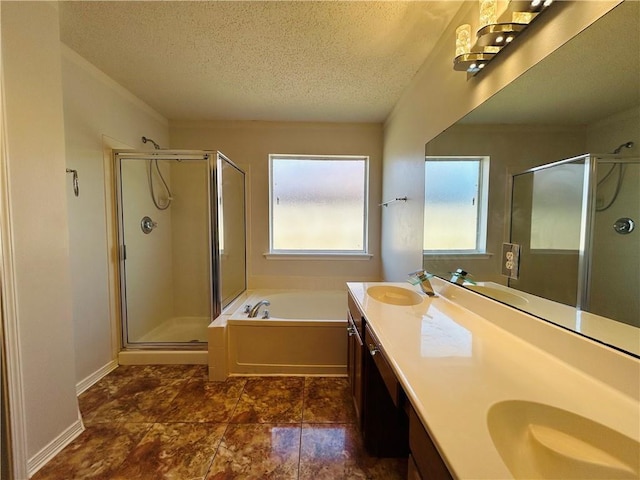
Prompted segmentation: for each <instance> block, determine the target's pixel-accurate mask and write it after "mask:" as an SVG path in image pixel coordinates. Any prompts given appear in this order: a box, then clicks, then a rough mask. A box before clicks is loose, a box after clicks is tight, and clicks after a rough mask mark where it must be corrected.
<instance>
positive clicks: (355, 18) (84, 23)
mask: <svg viewBox="0 0 640 480" xmlns="http://www.w3.org/2000/svg"><path fill="white" fill-rule="evenodd" d="M461 3H462V2H459V1H443V2H431V1H429V2H421V1H383V2H365V1H317V2H312V1H297V2H288V1H199V2H190V1H177V2H174V1H151V2H128V1H114V2H100V1H67V2H61V3H60V28H61V38H62V41H63V43H65V44H66V45H67V46H69V47H70V48H72V49H73V50H75V51H76V52H78V53H79V54H80V55H81V56H83V57H84V58H86V59H87V60H88V61H89V62H91V63H92V64H94V65H95V66H96V67H98V68H99V69H100V70H102V71H103V72H105V73H106V74H107V75H109V76H110V77H111V78H113V79H114V80H116V81H117V82H118V83H120V84H121V85H123V86H124V87H126V88H127V89H128V90H130V91H131V92H132V93H134V94H135V95H136V96H138V97H139V98H141V99H142V100H144V101H145V102H146V103H148V104H149V105H150V106H152V107H153V108H154V109H155V110H157V111H158V112H159V113H161V114H162V115H164V116H165V117H167V118H169V119H172V120H179V119H189V120H201V119H225V120H285V121H339V122H344V121H355V122H381V121H384V119H385V118H386V117H387V115H388V114H389V113H390V111H391V108H392V107H393V105H394V104H395V103H396V101H397V100H398V98H399V97H400V95H401V93H402V91H403V89H404V88H405V87H406V86H407V85H408V83H409V82H410V81H411V79H412V78H413V76H414V75H415V73H416V72H417V70H418V69H419V67H420V66H421V65H422V63H423V62H424V60H425V58H426V57H427V55H428V54H429V52H430V51H431V49H432V48H433V46H434V45H435V43H436V42H437V40H438V38H439V37H440V35H441V34H442V32H443V31H444V30H445V28H446V27H447V25H448V24H449V22H450V21H451V19H452V18H453V16H454V15H455V13H456V12H457V11H458V9H459V8H460V5H461Z"/></svg>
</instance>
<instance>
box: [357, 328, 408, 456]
mask: <svg viewBox="0 0 640 480" xmlns="http://www.w3.org/2000/svg"><path fill="white" fill-rule="evenodd" d="M364 343H365V348H366V354H365V360H364V425H363V428H362V435H363V437H364V446H365V449H366V450H367V452H368V453H369V454H371V455H374V456H376V457H406V456H407V454H408V453H409V448H408V436H409V434H408V429H409V426H408V418H407V415H406V413H405V410H404V405H405V403H406V397H405V394H404V391H403V390H402V387H401V386H400V382H399V381H398V379H397V378H396V376H395V373H394V372H393V370H392V369H391V365H390V364H389V362H388V361H387V359H386V358H385V354H384V351H383V350H382V347H381V345H380V342H379V341H378V339H377V338H376V337H375V335H374V333H373V332H372V331H371V329H370V328H369V326H368V325H366V324H365V333H364Z"/></svg>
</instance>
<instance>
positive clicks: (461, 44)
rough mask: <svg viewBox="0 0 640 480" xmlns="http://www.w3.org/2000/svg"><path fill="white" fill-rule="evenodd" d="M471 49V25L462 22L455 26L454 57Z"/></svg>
mask: <svg viewBox="0 0 640 480" xmlns="http://www.w3.org/2000/svg"><path fill="white" fill-rule="evenodd" d="M470 51H471V25H469V24H466V23H465V24H464V25H460V26H459V27H458V28H456V57H457V56H459V55H464V54H465V53H469V52H470Z"/></svg>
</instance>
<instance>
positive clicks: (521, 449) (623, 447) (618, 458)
mask: <svg viewBox="0 0 640 480" xmlns="http://www.w3.org/2000/svg"><path fill="white" fill-rule="evenodd" d="M487 423H488V426H489V432H490V434H491V438H492V440H493V443H494V445H495V446H496V448H497V450H498V452H499V453H500V456H501V457H502V459H503V460H504V462H505V464H506V465H507V467H508V468H509V470H510V471H511V473H512V474H513V476H514V477H515V478H517V479H525V478H526V479H530V478H538V479H550V478H557V479H581V480H591V479H605V478H606V479H610V480H613V479H634V478H635V479H637V478H639V476H640V455H639V454H638V452H640V444H639V443H638V442H637V441H635V440H633V439H632V438H629V437H627V436H625V435H622V434H621V433H619V432H617V431H615V430H612V429H610V428H608V427H606V426H604V425H602V424H599V423H597V422H594V421H592V420H589V419H588V418H585V417H582V416H580V415H576V414H575V413H571V412H569V411H566V410H562V409H560V408H556V407H552V406H550V405H544V404H541V403H536V402H527V401H523V400H510V401H505V402H500V403H496V404H495V405H493V406H492V407H491V408H490V409H489V412H488V415H487Z"/></svg>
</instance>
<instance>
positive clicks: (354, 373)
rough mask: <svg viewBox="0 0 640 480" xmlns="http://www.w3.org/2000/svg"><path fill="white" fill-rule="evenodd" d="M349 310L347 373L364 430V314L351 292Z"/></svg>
mask: <svg viewBox="0 0 640 480" xmlns="http://www.w3.org/2000/svg"><path fill="white" fill-rule="evenodd" d="M348 303H349V310H348V318H347V322H348V323H347V335H348V337H347V375H348V377H349V386H350V388H351V397H352V398H353V405H354V407H355V410H356V418H357V420H358V427H359V428H360V430H362V426H363V417H364V415H363V414H364V408H363V405H364V383H363V381H364V378H363V373H364V368H363V360H364V355H365V348H364V342H363V340H362V337H363V329H364V315H363V314H362V312H361V311H360V309H359V308H358V306H357V305H356V303H355V301H354V300H353V298H351V294H349V296H348Z"/></svg>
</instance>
